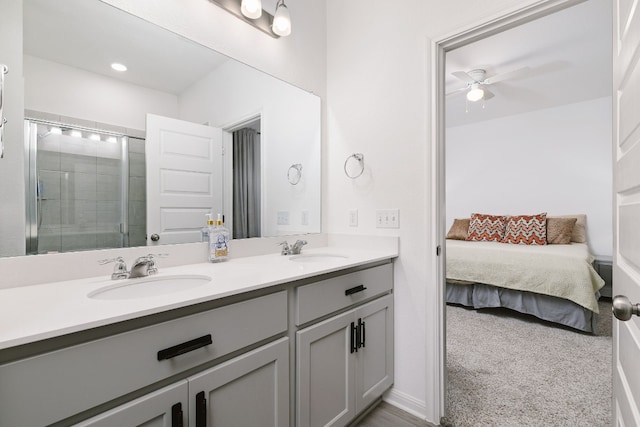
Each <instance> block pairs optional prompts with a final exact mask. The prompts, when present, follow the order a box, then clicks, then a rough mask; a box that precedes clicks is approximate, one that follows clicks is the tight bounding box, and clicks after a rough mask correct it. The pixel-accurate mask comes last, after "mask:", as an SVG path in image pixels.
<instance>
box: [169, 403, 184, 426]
mask: <svg viewBox="0 0 640 427" xmlns="http://www.w3.org/2000/svg"><path fill="white" fill-rule="evenodd" d="M183 415H184V414H183V412H182V403H176V404H175V405H173V406H172V407H171V427H184V423H183V422H182V416H183Z"/></svg>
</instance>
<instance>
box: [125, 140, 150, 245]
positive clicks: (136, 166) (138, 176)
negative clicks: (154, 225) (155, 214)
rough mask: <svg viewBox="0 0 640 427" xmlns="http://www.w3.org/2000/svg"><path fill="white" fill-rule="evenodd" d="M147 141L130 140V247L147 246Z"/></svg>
mask: <svg viewBox="0 0 640 427" xmlns="http://www.w3.org/2000/svg"><path fill="white" fill-rule="evenodd" d="M144 144H145V141H144V140H143V139H138V138H129V246H145V245H146V244H147V240H146V233H147V184H146V177H147V175H146V171H147V168H146V163H145V157H144V156H145V153H144V148H145V145H144Z"/></svg>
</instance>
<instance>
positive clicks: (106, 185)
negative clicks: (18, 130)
mask: <svg viewBox="0 0 640 427" xmlns="http://www.w3.org/2000/svg"><path fill="white" fill-rule="evenodd" d="M39 128H40V126H39ZM38 133H39V134H45V133H46V129H45V127H44V126H43V127H42V130H39V132H38ZM129 156H130V161H129V183H130V185H129V194H128V195H129V197H130V201H129V211H128V215H129V221H130V228H129V232H130V234H129V239H130V240H129V246H143V245H145V244H146V241H145V232H146V185H145V163H144V140H140V139H135V138H130V139H129ZM121 157H122V155H121V147H120V144H119V143H118V144H115V143H110V142H105V141H104V140H103V141H94V140H91V139H87V138H77V137H71V136H68V135H55V134H50V135H48V136H46V137H44V138H42V139H41V142H40V144H39V149H38V156H37V162H38V170H39V179H40V182H41V200H40V202H39V204H40V207H39V211H40V212H39V221H40V227H39V236H38V252H39V253H46V252H66V251H74V250H88V249H96V248H115V247H121V246H122V235H121V233H120V227H121V223H122V222H123V220H124V219H123V217H122V190H121V189H122V184H121V175H122V158H121Z"/></svg>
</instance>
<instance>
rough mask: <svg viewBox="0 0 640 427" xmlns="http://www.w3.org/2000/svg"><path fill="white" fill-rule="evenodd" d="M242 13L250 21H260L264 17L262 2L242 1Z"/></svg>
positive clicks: (256, 0) (257, 0)
mask: <svg viewBox="0 0 640 427" xmlns="http://www.w3.org/2000/svg"><path fill="white" fill-rule="evenodd" d="M240 11H241V12H242V14H243V15H244V16H246V17H247V18H249V19H258V18H260V17H261V16H262V1H260V0H242V3H241V4H240Z"/></svg>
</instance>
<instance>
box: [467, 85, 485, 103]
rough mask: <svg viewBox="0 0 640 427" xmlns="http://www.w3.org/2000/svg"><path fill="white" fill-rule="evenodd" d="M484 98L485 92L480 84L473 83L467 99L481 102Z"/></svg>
mask: <svg viewBox="0 0 640 427" xmlns="http://www.w3.org/2000/svg"><path fill="white" fill-rule="evenodd" d="M482 98H484V90H483V89H482V88H481V87H480V84H478V83H472V84H471V88H470V89H469V92H467V99H468V100H469V101H471V102H476V101H480V100H481V99H482Z"/></svg>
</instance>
